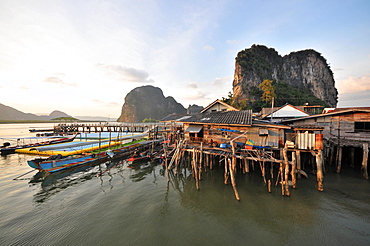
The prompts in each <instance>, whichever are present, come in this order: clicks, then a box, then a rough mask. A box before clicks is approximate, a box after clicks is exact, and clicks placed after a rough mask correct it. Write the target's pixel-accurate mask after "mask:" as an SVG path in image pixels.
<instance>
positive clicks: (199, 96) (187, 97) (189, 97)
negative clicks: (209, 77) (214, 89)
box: [180, 90, 207, 100]
mask: <svg viewBox="0 0 370 246" xmlns="http://www.w3.org/2000/svg"><path fill="white" fill-rule="evenodd" d="M206 96H207V94H206V93H203V92H201V91H199V90H198V91H197V92H195V93H192V94H187V95H184V96H183V97H180V98H181V99H183V100H199V99H204V98H206Z"/></svg>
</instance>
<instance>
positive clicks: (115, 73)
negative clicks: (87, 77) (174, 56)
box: [96, 64, 154, 83]
mask: <svg viewBox="0 0 370 246" xmlns="http://www.w3.org/2000/svg"><path fill="white" fill-rule="evenodd" d="M96 66H97V67H98V68H100V69H102V70H103V71H104V72H105V74H107V75H109V76H112V77H114V78H117V79H119V80H123V81H129V82H135V83H153V82H154V80H153V79H151V78H149V73H148V72H146V71H144V70H141V69H136V68H132V67H125V66H121V65H104V64H97V65H96Z"/></svg>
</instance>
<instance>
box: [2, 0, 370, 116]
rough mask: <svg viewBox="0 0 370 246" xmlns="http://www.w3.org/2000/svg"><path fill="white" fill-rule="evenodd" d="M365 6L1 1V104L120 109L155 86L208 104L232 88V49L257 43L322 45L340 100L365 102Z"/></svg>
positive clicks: (369, 89) (368, 93)
mask: <svg viewBox="0 0 370 246" xmlns="http://www.w3.org/2000/svg"><path fill="white" fill-rule="evenodd" d="M369 11H370V2H369V1H367V0H363V1H360V0H357V1H356V0H354V1H347V0H343V1H331V0H330V1H322V0H321V1H316V0H311V1H309V0H281V1H276V0H260V1H259V0H244V1H243V0H242V1H241V0H218V1H211V0H197V1H194V0H179V1H178V0H176V1H173V0H172V1H170V0H168V1H167V0H137V1H131V0H116V1H114V0H86V1H83V0H53V1H50V0H17V1H13V0H2V1H0V103H2V104H4V105H7V106H10V107H13V108H16V109H18V110H20V111H22V112H25V113H34V114H36V113H44V114H49V113H51V112H52V111H53V110H60V111H63V112H65V113H67V114H69V115H72V116H104V117H106V116H110V117H111V118H118V117H119V115H120V113H121V108H122V105H123V103H124V98H125V96H126V94H127V93H128V92H130V91H131V90H132V89H134V88H136V87H139V86H143V85H153V86H156V87H159V88H161V89H162V91H163V93H164V95H165V96H172V97H174V98H175V100H176V101H177V102H179V103H181V104H182V105H183V106H184V107H187V106H188V105H189V104H198V105H202V106H207V105H208V104H209V103H211V102H213V101H214V100H216V99H221V98H222V97H227V95H228V92H229V91H232V81H233V75H234V68H235V64H234V63H235V57H236V55H237V53H238V52H239V51H241V50H243V49H246V48H250V47H251V45H253V44H261V45H266V46H267V47H269V48H274V49H275V50H276V51H277V52H278V53H279V54H280V55H286V54H289V53H290V52H293V51H299V50H305V49H314V50H316V51H318V52H319V53H321V54H322V55H323V56H324V57H325V58H326V60H327V62H328V63H329V64H330V67H331V69H332V70H333V72H334V79H335V81H336V87H337V89H338V91H339V104H338V106H339V107H345V106H370V15H369ZM143 103H144V102H143Z"/></svg>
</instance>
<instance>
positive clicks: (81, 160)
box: [27, 151, 111, 173]
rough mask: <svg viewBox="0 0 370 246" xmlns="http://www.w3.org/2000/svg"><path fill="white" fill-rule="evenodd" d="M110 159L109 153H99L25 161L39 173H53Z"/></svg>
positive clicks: (54, 156) (55, 156)
mask: <svg viewBox="0 0 370 246" xmlns="http://www.w3.org/2000/svg"><path fill="white" fill-rule="evenodd" d="M110 157H111V155H110V152H109V151H105V152H101V153H98V154H88V155H78V156H67V157H65V156H62V155H52V156H50V157H48V158H36V159H33V160H29V161H27V163H28V165H29V166H30V167H32V168H35V169H37V170H39V171H40V172H47V173H53V172H57V171H61V170H65V169H69V168H72V167H76V166H80V165H84V164H88V163H93V162H104V161H107V160H108V159H109V158H110Z"/></svg>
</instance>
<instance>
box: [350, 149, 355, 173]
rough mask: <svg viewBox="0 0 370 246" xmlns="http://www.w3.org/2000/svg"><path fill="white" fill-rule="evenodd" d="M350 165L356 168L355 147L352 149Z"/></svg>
mask: <svg viewBox="0 0 370 246" xmlns="http://www.w3.org/2000/svg"><path fill="white" fill-rule="evenodd" d="M350 159H351V160H350V167H351V168H355V147H351V149H350Z"/></svg>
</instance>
